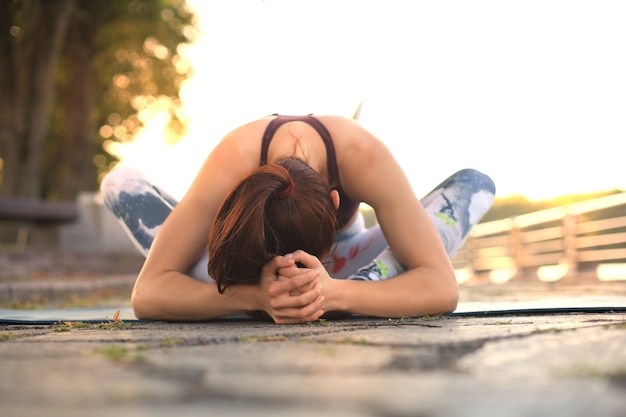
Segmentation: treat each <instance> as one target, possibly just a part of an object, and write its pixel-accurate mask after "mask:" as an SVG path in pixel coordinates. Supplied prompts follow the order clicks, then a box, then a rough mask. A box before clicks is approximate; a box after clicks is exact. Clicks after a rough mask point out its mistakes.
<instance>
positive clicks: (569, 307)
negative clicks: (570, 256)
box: [0, 297, 626, 325]
mask: <svg viewBox="0 0 626 417" xmlns="http://www.w3.org/2000/svg"><path fill="white" fill-rule="evenodd" d="M118 310H119V311H120V316H119V320H122V321H124V322H125V323H132V322H150V320H139V319H137V318H136V317H135V314H134V313H133V310H132V308H130V307H102V308H67V309H47V310H44V309H42V310H12V309H0V324H24V325H37V324H38V325H46V324H54V323H58V322H66V321H80V322H84V323H106V322H109V321H113V317H114V315H115V313H116V312H117V311H118ZM567 313H626V297H596V298H580V297H578V298H554V299H540V300H531V301H516V302H499V301H498V302H461V303H459V306H458V308H457V309H456V311H454V312H453V313H450V314H447V316H452V317H455V316H458V317H464V316H465V317H469V316H480V317H498V316H510V315H548V314H567ZM625 319H626V315H625ZM221 320H250V318H249V317H248V316H246V315H237V316H230V317H226V318H223V319H221Z"/></svg>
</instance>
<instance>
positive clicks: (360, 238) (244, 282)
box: [101, 115, 495, 323]
mask: <svg viewBox="0 0 626 417" xmlns="http://www.w3.org/2000/svg"><path fill="white" fill-rule="evenodd" d="M101 189H102V193H103V195H104V199H105V203H106V204H107V206H108V207H109V208H110V209H111V210H112V211H113V213H114V214H115V215H116V216H117V217H118V218H119V219H120V220H121V221H122V224H123V225H124V227H125V228H126V230H127V231H128V232H129V233H130V235H131V236H132V237H133V240H134V241H135V243H136V244H137V246H138V247H139V248H140V250H142V251H143V252H144V253H145V254H147V258H146V262H145V264H144V266H143V268H142V270H141V272H140V274H139V276H138V279H137V282H136V284H135V287H134V290H133V294H132V305H133V308H134V310H135V314H136V315H137V317H139V318H148V319H160V320H172V321H174V320H186V321H189V320H207V319H213V318H218V317H223V316H229V315H236V314H241V313H250V312H258V311H260V312H264V313H266V314H267V315H269V316H270V317H271V318H272V319H273V320H274V321H275V322H276V323H301V322H308V321H314V320H317V319H319V318H320V317H322V315H323V314H325V313H327V312H346V313H355V314H363V315H371V316H380V317H404V316H407V317H408V316H416V315H424V314H438V313H445V312H450V311H453V310H454V309H455V308H456V304H457V300H458V288H457V283H456V279H455V276H454V271H453V269H452V266H451V263H450V260H449V258H450V257H451V256H452V255H454V253H455V252H456V251H457V250H458V249H459V248H460V246H461V245H462V244H463V242H464V240H465V238H466V237H467V234H468V233H469V230H470V229H471V227H472V226H473V225H475V224H476V223H477V222H478V220H480V218H481V217H482V215H483V214H484V213H485V212H486V211H487V210H488V209H489V207H490V206H491V203H492V201H493V198H494V193H495V187H494V185H493V182H492V181H491V180H490V179H489V178H488V177H486V176H485V175H483V174H481V173H479V172H477V171H474V170H463V171H460V172H459V173H457V174H455V175H454V176H452V177H450V178H449V179H448V180H447V181H445V182H444V183H442V184H441V185H440V186H439V187H437V188H436V189H435V190H434V191H433V192H431V193H430V194H429V195H428V196H427V197H426V198H425V199H424V200H422V202H420V201H419V200H418V199H417V198H416V197H415V195H414V193H413V191H412V188H411V186H410V183H409V181H408V179H407V177H406V175H405V174H404V172H403V170H402V168H401V167H400V166H399V164H398V163H397V161H396V160H395V159H394V157H393V156H392V154H391V152H390V151H389V150H388V149H387V147H386V146H385V145H384V144H383V143H382V142H381V141H380V140H378V139H377V138H376V137H374V136H373V135H372V134H371V133H369V132H368V131H366V130H365V129H363V128H362V127H361V126H360V125H359V124H358V123H357V122H355V121H353V120H350V119H346V118H342V117H336V116H317V117H313V116H277V115H274V116H270V117H265V118H262V119H259V120H256V121H253V122H251V123H248V124H246V125H244V126H241V127H239V128H237V129H235V130H233V131H232V132H230V133H229V134H228V135H227V136H226V137H225V138H224V139H222V141H221V142H220V143H219V144H218V145H217V146H216V147H215V148H214V149H213V151H212V152H211V154H210V155H209V156H208V158H207V160H206V161H205V163H204V164H203V166H202V168H201V169H200V171H199V173H198V175H197V176H196V178H195V180H194V181H193V183H192V185H191V187H190V188H189V190H188V192H187V194H186V195H185V197H184V198H183V199H182V201H181V202H180V203H178V204H177V203H176V202H175V201H174V200H173V199H172V198H171V197H169V196H168V195H167V194H166V193H164V192H163V191H162V190H160V189H159V188H158V187H155V186H154V185H152V184H150V183H149V182H148V181H147V180H146V179H145V178H143V177H142V176H141V175H140V174H139V173H137V172H135V171H133V170H129V169H118V170H116V171H113V172H112V173H110V174H109V175H108V176H107V177H106V178H105V180H104V181H103V184H102V187H101ZM361 202H364V203H367V204H368V205H370V206H371V207H372V208H373V209H374V210H375V213H376V217H377V220H378V225H377V226H375V227H373V228H370V229H366V228H365V227H364V223H363V218H362V215H361V214H360V212H359V211H358V206H359V204H360V203H361ZM313 205H314V206H313ZM307 209H308V211H306V212H305V210H307ZM170 211H171V213H170ZM328 212H330V213H331V216H329V215H328V214H327V213H328ZM332 214H335V215H334V216H332ZM157 231H158V234H157V233H156V232H157ZM290 234H292V235H293V236H291V237H289V236H290ZM333 238H334V241H333V240H332V239H333ZM207 244H208V253H207ZM207 258H208V259H207ZM209 272H210V274H209ZM390 278H393V279H390Z"/></svg>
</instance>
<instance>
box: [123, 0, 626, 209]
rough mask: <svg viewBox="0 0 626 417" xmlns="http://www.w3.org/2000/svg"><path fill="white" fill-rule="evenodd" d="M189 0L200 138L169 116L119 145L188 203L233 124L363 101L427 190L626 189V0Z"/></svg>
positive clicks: (193, 101) (364, 118)
mask: <svg viewBox="0 0 626 417" xmlns="http://www.w3.org/2000/svg"><path fill="white" fill-rule="evenodd" d="M187 2H188V4H190V5H191V6H192V8H193V9H194V10H195V11H196V13H197V15H198V17H199V23H200V30H201V34H200V37H199V39H198V41H197V42H196V44H195V45H194V46H193V47H190V48H188V49H187V50H186V51H185V53H186V55H187V56H188V57H189V58H190V60H191V62H192V65H193V67H194V71H195V76H194V77H193V78H192V79H191V80H190V81H188V82H187V83H186V84H185V86H184V88H183V90H182V98H183V101H184V105H185V113H186V114H187V116H188V117H189V118H190V125H189V134H188V135H187V136H186V137H185V138H183V139H182V140H181V141H180V142H179V143H178V144H176V145H174V146H172V145H167V144H166V143H165V141H164V140H163V136H162V133H161V132H162V129H163V125H162V122H160V121H159V120H158V119H157V120H155V121H154V123H151V124H149V126H148V127H147V128H146V129H144V131H143V132H142V133H141V134H140V135H139V136H138V137H137V138H136V142H135V143H132V144H128V145H123V146H120V147H118V148H117V149H118V152H119V154H120V155H121V157H122V159H123V163H125V164H131V165H134V166H136V167H138V168H140V169H143V170H144V171H145V172H146V173H147V174H148V175H149V176H151V177H152V178H153V179H154V180H155V181H157V182H158V183H160V184H162V185H163V186H164V187H165V188H166V189H169V190H170V192H172V193H173V194H174V195H175V196H177V197H181V196H182V195H183V194H184V192H185V190H186V188H187V186H188V185H189V183H190V182H191V180H192V179H193V176H194V175H195V172H196V171H197V169H198V168H199V167H200V164H201V163H202V162H203V160H204V158H205V157H206V155H207V154H208V153H209V152H210V150H211V149H212V147H213V146H214V145H215V144H216V143H217V142H218V141H219V139H220V138H221V137H222V136H223V135H224V134H226V133H227V132H228V131H230V130H231V129H233V128H235V127H236V126H238V125H240V124H243V123H246V122H248V121H251V120H253V119H255V118H257V117H260V116H264V115H267V114H271V113H282V114H304V113H314V114H338V115H343V116H347V117H350V116H352V113H353V112H354V110H355V109H356V107H357V105H358V103H359V102H360V101H361V100H363V109H362V112H361V118H360V122H361V124H362V125H363V126H364V127H366V128H368V129H369V130H370V131H372V132H373V133H374V134H375V135H377V136H378V137H379V138H380V139H381V140H382V141H384V142H385V143H386V144H387V145H388V146H389V147H390V149H391V150H392V152H393V153H394V155H395V156H396V157H397V159H398V160H399V161H400V163H401V165H402V166H403V167H404V168H405V170H406V171H407V174H408V176H409V178H410V179H411V182H412V184H413V187H414V189H415V192H416V194H417V195H418V196H422V195H424V194H426V193H427V192H428V191H429V190H430V189H432V188H433V187H434V186H436V185H437V184H438V183H439V182H440V181H442V180H443V179H444V178H446V177H447V176H448V175H449V174H451V173H453V172H455V171H456V170H459V169H462V168H465V167H473V168H476V169H479V170H482V171H483V172H485V173H487V174H489V175H490V176H491V177H492V178H493V179H494V181H495V182H496V185H497V187H498V195H499V196H501V197H504V196H507V195H511V194H514V193H521V194H524V195H526V196H528V197H530V198H534V199H541V198H551V197H556V196H560V195H564V194H570V193H579V192H591V191H599V190H607V189H613V188H624V189H626V24H624V22H626V1H622V0H614V1H603V0H588V1H576V0H563V1H553V0H525V1H508V0H493V1H480V0H478V1H412V0H407V1H394V0H306V1H305V0H265V1H262V0H209V1H207V0H187ZM364 169H365V168H364Z"/></svg>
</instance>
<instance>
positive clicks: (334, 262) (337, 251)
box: [323, 213, 387, 278]
mask: <svg viewBox="0 0 626 417" xmlns="http://www.w3.org/2000/svg"><path fill="white" fill-rule="evenodd" d="M386 247H387V240H386V239H385V236H384V235H383V232H382V230H381V229H380V226H379V225H375V226H373V227H371V228H369V229H366V228H365V222H364V220H363V215H362V214H361V213H359V214H358V215H357V218H356V219H355V221H354V222H353V223H352V224H351V225H350V226H349V227H348V229H346V230H345V231H343V232H341V233H340V234H338V235H337V236H336V237H335V244H334V247H333V250H332V251H331V253H330V255H329V256H328V257H327V258H326V259H324V261H323V263H324V265H326V268H327V269H328V271H329V272H330V273H331V275H332V276H333V277H335V278H347V277H349V276H350V275H352V274H354V273H355V272H356V271H357V270H358V269H359V268H360V267H362V266H363V265H367V264H368V263H370V262H371V261H372V259H374V258H375V257H376V255H378V254H380V253H381V252H382V251H383V250H384V249H385V248H386Z"/></svg>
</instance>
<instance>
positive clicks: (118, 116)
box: [48, 0, 196, 175]
mask: <svg viewBox="0 0 626 417" xmlns="http://www.w3.org/2000/svg"><path fill="white" fill-rule="evenodd" d="M74 19H90V20H92V21H93V23H94V24H95V26H96V27H97V33H96V36H95V37H94V44H93V48H94V52H95V54H94V57H93V67H94V69H95V74H96V78H95V89H96V91H97V94H98V100H97V102H96V106H95V108H94V109H93V114H92V117H93V119H92V120H93V134H94V136H95V137H96V138H98V142H99V143H100V146H98V149H97V152H96V154H95V155H93V162H94V164H95V165H96V167H97V169H98V172H99V174H100V175H102V174H104V173H106V172H107V171H109V170H110V168H111V167H112V165H113V164H114V163H115V162H116V161H117V160H116V158H115V157H114V156H113V155H111V154H110V153H109V152H108V151H107V149H108V148H109V147H108V146H107V143H108V141H116V142H128V141H130V140H131V139H132V138H133V136H134V135H135V134H136V133H137V132H138V131H139V129H140V128H141V127H142V126H143V125H144V123H145V122H146V121H147V120H149V119H150V118H151V117H152V116H153V114H154V113H155V112H156V111H165V112H167V113H168V115H169V124H168V128H169V129H168V132H167V133H168V137H169V139H170V140H172V141H175V140H177V139H178V138H180V136H182V134H184V122H183V121H182V120H181V119H182V117H181V114H180V99H179V90H180V87H181V84H182V83H183V81H184V80H185V79H187V78H188V77H189V76H190V75H191V66H190V64H189V62H188V61H186V60H185V59H184V57H183V56H181V54H180V47H181V45H185V44H188V43H191V42H192V41H193V39H194V37H195V35H196V28H195V25H194V15H193V14H192V13H191V11H190V10H189V9H188V7H187V5H186V3H185V1H184V0H131V1H127V0H113V1H110V0H82V1H79V2H78V3H77V7H76V11H75V14H74ZM68 46H71V45H69V44H68ZM58 85H59V88H60V91H64V90H66V89H68V88H72V81H71V80H68V79H67V77H66V72H64V71H63V69H61V70H60V71H59V73H58ZM63 99H64V97H63V96H62V95H60V96H59V100H63ZM57 109H58V111H57V112H56V114H55V116H56V117H55V118H54V120H53V125H52V129H51V138H50V139H51V141H50V145H51V146H54V143H55V142H57V141H58V138H59V137H60V135H62V134H63V115H62V114H60V113H61V111H62V109H63V107H62V106H57ZM48 155H49V156H53V155H54V152H48ZM52 165H54V163H53V164H52Z"/></svg>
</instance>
